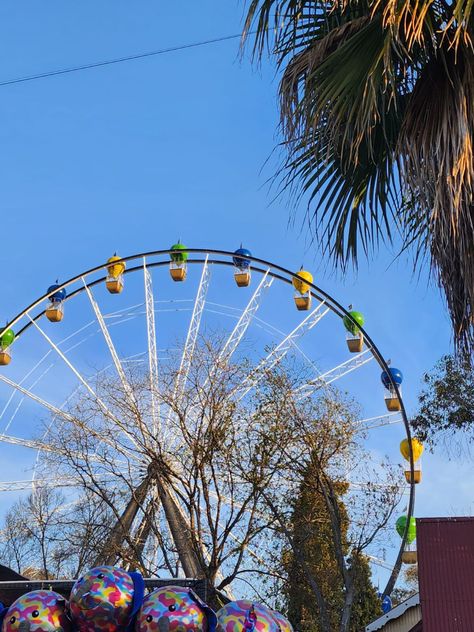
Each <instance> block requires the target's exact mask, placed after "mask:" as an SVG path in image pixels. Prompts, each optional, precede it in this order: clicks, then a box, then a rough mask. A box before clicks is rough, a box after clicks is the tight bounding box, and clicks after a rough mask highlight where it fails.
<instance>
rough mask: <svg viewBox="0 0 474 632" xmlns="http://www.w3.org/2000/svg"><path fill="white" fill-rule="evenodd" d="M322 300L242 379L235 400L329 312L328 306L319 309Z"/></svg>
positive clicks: (250, 388)
mask: <svg viewBox="0 0 474 632" xmlns="http://www.w3.org/2000/svg"><path fill="white" fill-rule="evenodd" d="M324 304H325V303H324V302H322V303H320V304H319V305H318V306H317V307H316V309H314V310H313V311H312V312H311V313H310V314H308V316H306V318H305V319H304V320H303V321H301V322H300V323H299V325H298V326H297V327H295V329H293V331H291V332H290V333H289V334H288V335H287V336H286V337H285V338H284V339H283V340H282V341H281V342H280V343H279V344H278V346H276V347H275V349H273V351H271V352H270V353H269V354H268V355H267V357H266V358H264V359H263V360H262V361H261V362H260V364H258V365H257V367H255V369H253V371H252V372H251V373H250V375H249V376H248V377H246V378H245V379H244V381H243V382H242V384H241V386H240V387H239V388H238V389H237V398H236V399H237V401H240V400H241V399H243V398H244V397H245V395H247V393H248V392H249V391H250V390H252V389H253V388H255V387H256V386H257V384H258V382H259V381H260V380H261V379H262V377H263V376H264V374H265V371H269V370H271V369H272V368H273V367H274V366H275V365H277V364H278V363H280V362H281V361H282V360H283V358H284V357H285V356H286V354H287V353H288V351H289V350H290V349H291V348H292V347H294V346H296V342H297V341H298V340H299V339H301V338H302V337H303V336H304V335H305V334H306V333H307V332H308V331H310V330H311V329H313V327H315V326H316V325H317V324H318V323H319V321H320V320H321V319H322V318H324V316H326V314H327V313H328V312H329V307H327V308H326V309H325V310H323V311H321V310H322V308H323V306H324Z"/></svg>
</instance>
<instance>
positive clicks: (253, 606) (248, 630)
mask: <svg viewBox="0 0 474 632" xmlns="http://www.w3.org/2000/svg"><path fill="white" fill-rule="evenodd" d="M217 630H218V632H254V631H255V632H278V630H279V626H278V624H277V622H276V620H275V619H274V617H273V612H272V611H270V610H269V609H268V608H266V607H265V606H261V605H260V604H257V603H253V602H252V601H247V600H245V599H240V600H239V601H231V603H228V604H226V605H225V606H224V607H223V608H221V609H220V610H219V611H218V612H217Z"/></svg>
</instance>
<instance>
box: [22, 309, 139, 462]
mask: <svg viewBox="0 0 474 632" xmlns="http://www.w3.org/2000/svg"><path fill="white" fill-rule="evenodd" d="M27 317H28V318H29V320H30V321H31V322H32V324H33V325H34V327H35V328H36V329H37V330H38V331H39V333H40V334H41V335H42V336H43V338H44V339H45V340H46V341H47V342H48V343H49V344H50V345H51V347H52V348H53V349H54V351H56V353H57V354H58V355H59V357H60V358H61V359H62V360H63V361H64V363H65V364H66V365H67V366H68V367H69V368H70V369H71V371H72V372H73V373H74V375H75V376H76V377H77V378H78V380H79V382H80V383H81V384H82V385H83V386H84V388H85V389H86V390H87V391H88V392H89V393H90V394H91V395H92V397H93V398H94V399H95V401H96V402H97V404H98V405H99V407H100V408H101V410H102V412H103V413H104V415H105V416H106V417H108V418H109V419H112V420H113V421H114V423H115V424H116V425H117V428H119V429H120V430H122V432H123V433H124V434H125V435H126V436H127V437H128V438H129V439H130V441H131V442H132V443H133V444H134V445H135V447H136V448H137V449H138V450H140V446H139V444H138V443H137V440H136V438H135V437H134V435H133V434H132V433H131V432H130V431H129V430H127V428H125V427H124V424H123V423H122V422H121V421H120V420H119V419H117V417H116V415H114V414H113V413H112V412H111V411H110V410H109V409H108V408H107V406H106V405H105V403H104V401H103V400H102V399H101V398H100V397H99V396H98V395H97V393H96V392H95V391H94V389H93V388H92V387H91V386H90V384H89V383H88V382H87V381H86V380H85V379H84V377H83V376H82V375H81V374H80V373H79V371H78V370H77V369H76V367H75V366H74V365H73V364H72V362H71V361H70V360H69V359H68V358H67V356H66V355H65V354H64V353H63V352H62V351H61V349H60V348H59V347H58V346H57V345H56V344H55V343H54V342H53V341H52V340H51V338H50V337H49V336H48V334H47V333H46V332H45V331H44V330H43V329H41V327H40V326H39V325H38V323H37V322H36V321H35V320H34V319H32V318H31V316H30V315H29V314H27ZM25 394H28V392H26V393H25ZM57 410H59V409H57ZM101 439H102V441H104V442H105V443H107V442H108V441H107V440H106V439H105V437H101Z"/></svg>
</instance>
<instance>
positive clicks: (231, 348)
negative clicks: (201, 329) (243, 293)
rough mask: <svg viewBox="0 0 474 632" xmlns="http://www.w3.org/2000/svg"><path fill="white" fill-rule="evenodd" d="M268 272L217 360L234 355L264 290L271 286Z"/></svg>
mask: <svg viewBox="0 0 474 632" xmlns="http://www.w3.org/2000/svg"><path fill="white" fill-rule="evenodd" d="M269 272H270V270H269V269H268V270H267V271H266V272H265V274H264V275H263V277H262V280H261V281H260V283H259V284H258V287H257V289H256V290H255V292H254V293H253V295H252V298H251V299H250V301H249V302H248V304H247V306H246V308H245V309H244V311H243V312H242V314H241V316H240V318H239V320H238V322H237V324H236V326H235V327H234V329H233V330H232V332H231V334H230V336H229V338H228V339H227V341H226V343H225V345H224V347H223V348H222V351H221V352H220V354H219V360H222V359H224V358H225V359H226V360H229V359H230V358H231V356H232V355H233V354H234V352H235V350H236V349H237V347H238V346H239V344H240V341H241V340H242V338H243V337H244V335H245V332H246V331H247V329H248V327H249V325H250V323H251V322H252V319H253V317H254V316H255V314H256V313H257V311H258V308H259V307H260V303H261V300H262V298H263V295H264V293H265V291H266V290H268V289H269V287H270V286H271V285H272V283H273V281H274V279H273V277H269Z"/></svg>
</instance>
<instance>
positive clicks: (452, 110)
mask: <svg viewBox="0 0 474 632" xmlns="http://www.w3.org/2000/svg"><path fill="white" fill-rule="evenodd" d="M473 144H474V54H473V52H472V50H471V49H470V48H468V49H466V48H459V49H458V50H457V52H456V51H454V50H444V51H441V52H440V54H439V55H438V56H437V57H436V58H434V59H433V60H432V61H431V62H430V64H428V66H427V67H426V69H425V70H424V72H423V73H422V74H420V76H419V79H418V81H417V83H416V86H415V89H414V91H413V94H412V96H411V98H410V101H409V104H408V106H407V110H406V116H405V120H404V122H403V126H402V129H401V134H400V141H399V151H400V155H401V157H402V161H403V181H404V186H405V188H406V189H407V190H409V191H410V192H412V193H415V194H416V195H417V197H418V209H417V210H418V216H419V217H420V218H422V217H425V218H426V219H425V224H426V226H427V230H428V232H429V238H430V239H429V242H430V251H431V257H432V263H433V266H434V269H435V271H436V273H437V275H438V280H439V283H440V285H441V287H442V288H443V290H444V292H445V295H446V300H447V304H448V309H449V312H450V315H451V320H452V323H453V327H454V333H455V339H456V341H457V344H458V346H459V348H460V350H461V351H466V350H467V349H468V348H472V347H473V345H474V325H473V307H474V252H473V244H474V158H473V153H472V152H473ZM408 236H410V235H409V234H408Z"/></svg>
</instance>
